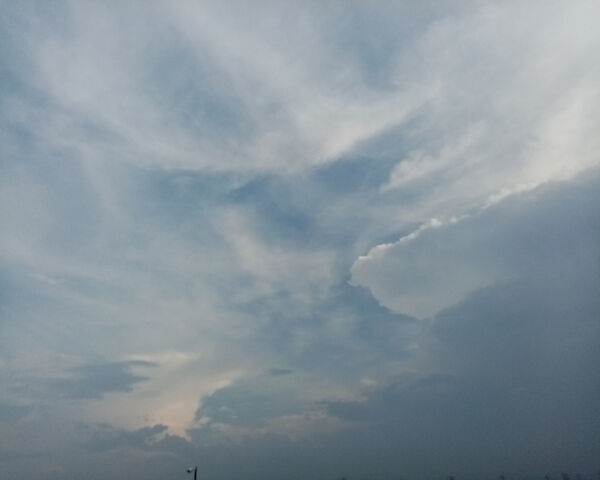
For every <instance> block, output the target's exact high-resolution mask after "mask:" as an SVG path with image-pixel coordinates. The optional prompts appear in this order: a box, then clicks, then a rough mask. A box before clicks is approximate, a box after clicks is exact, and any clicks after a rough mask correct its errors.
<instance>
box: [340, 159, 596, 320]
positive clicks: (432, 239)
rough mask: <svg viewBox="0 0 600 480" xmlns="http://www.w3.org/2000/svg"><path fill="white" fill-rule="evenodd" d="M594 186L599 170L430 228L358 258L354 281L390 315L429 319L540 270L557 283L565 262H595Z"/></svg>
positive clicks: (519, 195) (435, 224)
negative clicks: (475, 295)
mask: <svg viewBox="0 0 600 480" xmlns="http://www.w3.org/2000/svg"><path fill="white" fill-rule="evenodd" d="M595 179H597V171H593V173H586V174H585V176H584V177H578V178H577V179H576V180H573V181H572V182H571V183H569V182H565V183H559V184H553V185H547V186H545V187H540V188H538V189H534V190H532V191H529V192H526V193H521V194H513V195H512V197H510V198H505V199H504V200H503V201H502V202H500V203H497V204H495V205H493V206H486V207H485V208H483V209H481V210H480V211H479V212H476V213H475V214H473V215H468V216H464V217H462V218H460V219H456V220H454V221H450V222H447V223H445V224H444V223H441V222H436V223H430V224H429V225H426V226H423V227H421V228H420V229H419V230H417V231H415V232H414V233H412V234H410V235H408V236H405V237H403V238H401V239H400V240H399V241H398V242H396V243H391V244H387V245H380V246H378V247H375V248H373V249H372V250H371V251H370V252H369V254H368V255H366V256H364V257H361V258H359V259H358V260H357V261H356V262H355V264H354V266H353V268H352V275H353V277H352V279H353V282H354V283H356V284H360V285H363V286H366V287H369V288H370V289H371V291H372V292H373V293H374V295H375V296H376V297H377V298H378V299H379V300H380V301H381V302H382V303H383V304H384V305H386V306H387V307H388V308H392V309H393V310H395V311H398V312H404V313H409V314H413V315H416V316H420V317H428V316H431V315H434V314H435V313H436V312H439V311H440V310H441V309H443V308H445V307H449V306H452V305H453V304H455V303H457V302H458V301H460V300H461V299H462V298H464V297H465V296H466V295H468V294H469V293H470V292H471V291H474V290H477V289H479V288H482V287H485V286H488V285H493V284H495V283H497V282H501V281H504V280H508V279H514V278H520V277H523V276H525V277H528V276H531V275H540V272H541V271H547V274H548V275H551V278H552V277H554V275H555V273H553V272H556V271H557V270H560V269H561V268H564V269H567V268H569V269H570V268H572V267H567V266H566V265H565V264H564V262H565V261H567V260H565V259H566V258H569V259H570V260H569V261H571V262H573V265H575V264H577V265H579V262H580V261H581V256H584V257H587V256H592V257H593V256H594V255H596V249H595V248H594V241H593V240H592V238H596V236H597V231H598V227H597V225H596V223H597V218H596V217H597V216H596V215H595V213H594V212H595V209H596V203H597V198H596V195H595V193H594V189H595V182H596V180H595ZM573 191H574V192H577V193H573ZM574 212H577V214H575V215H574ZM556 252H562V254H561V255H560V257H559V258H554V256H555V255H556ZM576 252H579V253H576ZM582 252H585V253H582Z"/></svg>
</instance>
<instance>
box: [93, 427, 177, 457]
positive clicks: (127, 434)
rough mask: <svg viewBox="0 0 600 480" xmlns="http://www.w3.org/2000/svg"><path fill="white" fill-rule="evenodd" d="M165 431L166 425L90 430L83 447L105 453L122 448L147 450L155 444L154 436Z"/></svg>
mask: <svg viewBox="0 0 600 480" xmlns="http://www.w3.org/2000/svg"><path fill="white" fill-rule="evenodd" d="M166 430H167V427H166V425H154V426H152V427H143V428H140V429H137V430H125V429H119V428H115V427H112V426H110V425H97V426H95V427H93V428H91V432H90V437H89V440H88V441H87V442H86V444H85V447H86V448H87V449H89V450H91V451H105V450H112V449H119V448H123V447H136V448H148V447H149V446H150V445H151V444H153V443H155V440H156V436H157V435H159V434H161V433H164V432H165V431H166Z"/></svg>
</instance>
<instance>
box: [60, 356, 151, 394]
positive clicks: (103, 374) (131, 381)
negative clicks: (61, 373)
mask: <svg viewBox="0 0 600 480" xmlns="http://www.w3.org/2000/svg"><path fill="white" fill-rule="evenodd" d="M155 366H156V364H154V363H151V362H142V361H127V362H110V363H101V364H93V365H84V366H80V367H75V368H73V369H72V371H71V372H72V376H71V377H70V378H67V379H64V380H63V379H61V380H55V381H51V383H50V385H51V387H52V388H53V389H55V390H56V391H58V392H59V393H60V394H61V395H64V396H65V397H68V398H81V399H85V398H102V396H103V395H105V394H106V393H111V392H131V391H132V390H133V386H134V385H135V384H136V383H139V382H142V381H144V380H147V379H148V377H145V376H141V375H135V374H133V373H132V372H131V369H132V367H155Z"/></svg>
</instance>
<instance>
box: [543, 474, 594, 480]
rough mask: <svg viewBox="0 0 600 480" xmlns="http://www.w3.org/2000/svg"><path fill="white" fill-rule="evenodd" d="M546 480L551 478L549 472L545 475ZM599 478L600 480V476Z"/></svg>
mask: <svg viewBox="0 0 600 480" xmlns="http://www.w3.org/2000/svg"><path fill="white" fill-rule="evenodd" d="M544 480H550V475H548V474H546V475H544ZM598 480H600V478H599V479H598Z"/></svg>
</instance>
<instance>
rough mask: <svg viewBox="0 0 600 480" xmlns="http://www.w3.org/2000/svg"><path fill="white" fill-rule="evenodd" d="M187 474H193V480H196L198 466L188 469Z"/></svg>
mask: <svg viewBox="0 0 600 480" xmlns="http://www.w3.org/2000/svg"><path fill="white" fill-rule="evenodd" d="M187 472H188V473H192V472H194V480H198V465H196V466H195V467H189V468H188V469H187Z"/></svg>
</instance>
